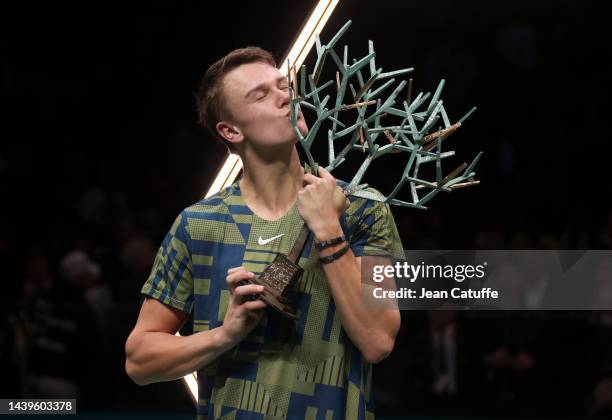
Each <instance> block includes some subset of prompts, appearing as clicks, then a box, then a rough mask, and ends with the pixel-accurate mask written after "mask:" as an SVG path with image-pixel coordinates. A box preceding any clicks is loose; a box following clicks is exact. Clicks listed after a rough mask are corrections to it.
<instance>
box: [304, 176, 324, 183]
mask: <svg viewBox="0 0 612 420" xmlns="http://www.w3.org/2000/svg"><path fill="white" fill-rule="evenodd" d="M302 180H303V181H304V183H305V184H306V185H310V184H315V183H317V182H319V181H320V180H321V178H318V177H316V176H314V175H313V174H304V178H302Z"/></svg>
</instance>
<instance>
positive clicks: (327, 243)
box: [315, 235, 346, 251]
mask: <svg viewBox="0 0 612 420" xmlns="http://www.w3.org/2000/svg"><path fill="white" fill-rule="evenodd" d="M345 241H346V236H344V235H342V236H338V237H336V238H331V239H328V240H326V241H321V242H315V247H316V248H317V249H318V250H319V251H320V250H322V249H323V248H327V247H328V246H332V245H336V244H339V243H340V242H345Z"/></svg>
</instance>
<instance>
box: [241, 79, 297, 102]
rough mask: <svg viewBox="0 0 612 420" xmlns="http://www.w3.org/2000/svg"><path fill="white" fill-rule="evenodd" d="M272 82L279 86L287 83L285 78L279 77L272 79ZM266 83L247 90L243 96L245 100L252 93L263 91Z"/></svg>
mask: <svg viewBox="0 0 612 420" xmlns="http://www.w3.org/2000/svg"><path fill="white" fill-rule="evenodd" d="M274 81H275V82H276V84H279V83H280V82H282V81H287V78H286V77H285V76H279V77H277V78H276V79H274ZM266 85H267V83H266V82H263V83H260V84H258V85H257V86H255V87H254V88H253V89H251V90H249V91H248V92H247V93H246V95H244V97H245V98H248V97H249V96H250V95H252V94H253V93H254V92H257V91H258V90H264V89H265V88H266Z"/></svg>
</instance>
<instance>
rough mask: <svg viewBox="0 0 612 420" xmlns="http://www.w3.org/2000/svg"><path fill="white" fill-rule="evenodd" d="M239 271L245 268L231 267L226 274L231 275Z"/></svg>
mask: <svg viewBox="0 0 612 420" xmlns="http://www.w3.org/2000/svg"><path fill="white" fill-rule="evenodd" d="M239 270H245V268H244V267H242V266H241V267H232V268H230V269H229V270H227V274H232V273H235V272H236V271H239Z"/></svg>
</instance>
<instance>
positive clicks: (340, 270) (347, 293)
mask: <svg viewBox="0 0 612 420" xmlns="http://www.w3.org/2000/svg"><path fill="white" fill-rule="evenodd" d="M341 234H342V230H341V229H340V227H339V226H338V227H337V228H333V229H330V230H328V231H326V232H324V233H319V237H320V238H326V239H329V238H331V237H335V236H340V235H341ZM315 236H316V234H315ZM345 245H346V243H342V244H338V245H334V246H332V247H329V248H326V249H325V250H324V251H322V255H329V254H333V253H334V252H336V251H338V250H339V249H341V248H342V247H343V246H345ZM323 270H324V272H325V276H326V278H327V281H328V285H329V288H330V291H331V293H332V296H333V298H334V303H335V304H336V308H337V311H338V315H339V317H340V321H341V322H342V326H343V327H344V330H345V331H346V333H347V334H348V336H349V338H350V339H351V341H352V342H353V343H354V344H355V345H356V346H357V348H359V350H360V351H361V353H362V355H363V356H364V358H365V359H366V360H368V361H370V362H373V363H375V362H378V361H380V360H382V359H384V358H385V357H386V356H387V355H388V354H389V353H390V352H391V350H392V349H393V344H394V340H395V336H396V335H397V332H398V330H399V326H400V316H399V311H397V310H393V309H386V310H376V309H368V308H366V307H365V306H364V305H363V303H362V297H361V267H360V264H359V262H358V260H357V258H356V257H355V255H354V254H353V252H352V251H351V250H350V249H349V251H348V252H347V253H346V254H344V255H343V256H342V257H340V258H339V259H337V260H336V261H334V262H332V263H330V264H324V265H323Z"/></svg>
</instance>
